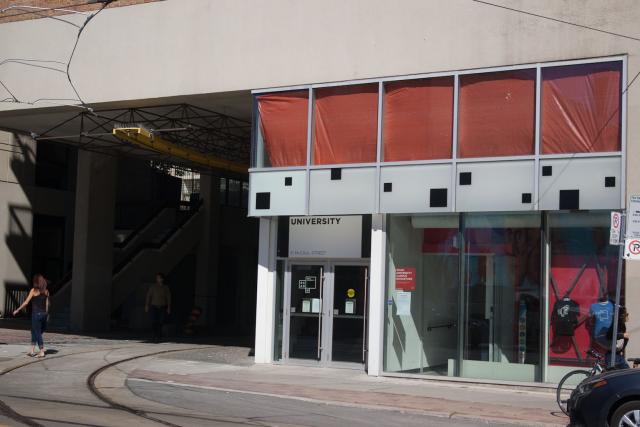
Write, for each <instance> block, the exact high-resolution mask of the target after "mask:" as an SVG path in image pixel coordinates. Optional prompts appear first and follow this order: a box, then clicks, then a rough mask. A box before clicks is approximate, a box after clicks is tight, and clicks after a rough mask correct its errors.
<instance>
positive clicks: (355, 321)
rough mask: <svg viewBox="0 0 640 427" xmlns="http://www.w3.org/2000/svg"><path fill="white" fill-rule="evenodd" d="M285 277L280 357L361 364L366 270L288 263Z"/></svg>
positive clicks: (362, 360) (364, 330)
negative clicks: (283, 335)
mask: <svg viewBox="0 0 640 427" xmlns="http://www.w3.org/2000/svg"><path fill="white" fill-rule="evenodd" d="M287 276H288V279H287V280H286V289H285V307H287V309H286V310H285V322H284V327H285V337H286V339H285V340H283V354H284V359H285V360H291V359H293V360H299V361H307V362H313V363H319V364H320V365H330V364H332V363H333V362H336V363H345V362H346V363H355V364H358V365H361V364H362V363H364V360H365V357H366V320H367V315H366V313H367V281H368V267H367V266H366V265H353V264H349V265H347V264H335V265H334V264H333V263H309V264H302V263H300V264H290V265H289V271H288V275H287Z"/></svg>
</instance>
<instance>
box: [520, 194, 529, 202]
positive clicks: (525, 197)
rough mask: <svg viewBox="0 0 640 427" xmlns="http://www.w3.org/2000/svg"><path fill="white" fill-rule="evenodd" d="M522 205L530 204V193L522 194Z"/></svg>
mask: <svg viewBox="0 0 640 427" xmlns="http://www.w3.org/2000/svg"><path fill="white" fill-rule="evenodd" d="M522 203H531V193H522Z"/></svg>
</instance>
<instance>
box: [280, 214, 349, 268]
mask: <svg viewBox="0 0 640 427" xmlns="http://www.w3.org/2000/svg"><path fill="white" fill-rule="evenodd" d="M289 257H290V258H361V257H362V216H360V215H355V216H310V217H291V218H289Z"/></svg>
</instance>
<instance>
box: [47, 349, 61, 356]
mask: <svg viewBox="0 0 640 427" xmlns="http://www.w3.org/2000/svg"><path fill="white" fill-rule="evenodd" d="M58 353H59V351H58V350H56V349H53V348H48V349H46V350H45V351H44V354H45V355H47V356H48V355H50V354H58Z"/></svg>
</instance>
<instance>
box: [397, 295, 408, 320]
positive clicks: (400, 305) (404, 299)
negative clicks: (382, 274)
mask: <svg viewBox="0 0 640 427" xmlns="http://www.w3.org/2000/svg"><path fill="white" fill-rule="evenodd" d="M396 314H397V315H398V316H411V292H404V291H397V292H396Z"/></svg>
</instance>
